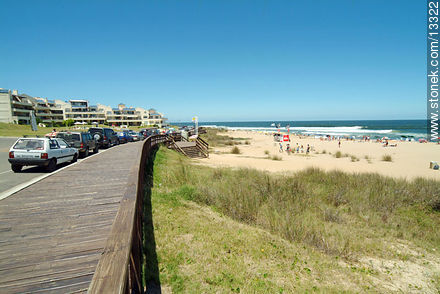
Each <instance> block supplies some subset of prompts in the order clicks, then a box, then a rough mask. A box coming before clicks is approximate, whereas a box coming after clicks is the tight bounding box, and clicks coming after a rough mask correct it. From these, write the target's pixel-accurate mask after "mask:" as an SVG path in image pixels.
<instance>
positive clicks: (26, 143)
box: [14, 139, 44, 150]
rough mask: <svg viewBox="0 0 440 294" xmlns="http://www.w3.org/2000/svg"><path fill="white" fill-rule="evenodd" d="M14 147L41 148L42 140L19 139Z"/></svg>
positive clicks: (42, 147) (42, 146)
mask: <svg viewBox="0 0 440 294" xmlns="http://www.w3.org/2000/svg"><path fill="white" fill-rule="evenodd" d="M14 149H23V150H24V149H28V150H43V149H44V141H43V140H38V139H20V140H18V141H17V143H15V145H14Z"/></svg>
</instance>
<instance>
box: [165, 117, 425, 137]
mask: <svg viewBox="0 0 440 294" xmlns="http://www.w3.org/2000/svg"><path fill="white" fill-rule="evenodd" d="M171 124H172V125H177V126H190V125H193V123H191V122H186V123H182V122H180V123H171ZM277 125H280V131H281V132H287V129H286V126H287V125H290V133H296V134H303V135H311V136H327V135H330V136H336V137H355V138H362V137H363V136H369V137H370V138H371V139H376V138H382V137H388V138H390V139H402V138H409V139H412V138H414V140H418V139H421V138H424V139H426V137H427V121H426V120H422V119H420V120H344V121H342V120H340V121H249V122H232V121H231V122H199V126H205V127H215V128H227V129H232V130H252V131H263V132H276V131H277V130H278V128H277V127H276V126H277Z"/></svg>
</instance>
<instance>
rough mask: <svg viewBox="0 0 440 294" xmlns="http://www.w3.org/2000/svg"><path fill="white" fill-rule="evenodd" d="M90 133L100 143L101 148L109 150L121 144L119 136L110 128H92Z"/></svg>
mask: <svg viewBox="0 0 440 294" xmlns="http://www.w3.org/2000/svg"><path fill="white" fill-rule="evenodd" d="M89 133H90V134H92V136H93V138H94V139H95V140H96V142H98V146H99V148H109V147H111V146H114V145H118V144H119V139H118V136H117V135H116V133H115V131H113V130H112V129H110V128H90V129H89Z"/></svg>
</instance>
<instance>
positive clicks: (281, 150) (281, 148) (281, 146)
mask: <svg viewBox="0 0 440 294" xmlns="http://www.w3.org/2000/svg"><path fill="white" fill-rule="evenodd" d="M280 152H283V143H281V142H280Z"/></svg>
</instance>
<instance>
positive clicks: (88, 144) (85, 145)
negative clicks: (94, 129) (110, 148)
mask: <svg viewBox="0 0 440 294" xmlns="http://www.w3.org/2000/svg"><path fill="white" fill-rule="evenodd" d="M56 138H62V139H64V141H66V142H67V143H69V144H70V145H71V146H72V147H74V148H76V149H78V152H79V156H80V157H87V156H89V152H90V151H93V153H94V154H96V153H98V150H99V146H98V143H97V142H96V141H95V139H94V138H93V137H92V134H90V133H86V132H58V133H57V134H56Z"/></svg>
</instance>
